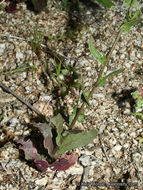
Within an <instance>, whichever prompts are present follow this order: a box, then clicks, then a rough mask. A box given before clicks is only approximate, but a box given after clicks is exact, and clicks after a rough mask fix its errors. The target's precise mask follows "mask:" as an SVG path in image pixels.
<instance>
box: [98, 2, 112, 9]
mask: <svg viewBox="0 0 143 190" xmlns="http://www.w3.org/2000/svg"><path fill="white" fill-rule="evenodd" d="M96 1H97V2H98V3H100V4H101V5H103V6H105V7H107V8H110V7H112V6H114V3H113V2H112V1H110V0H96Z"/></svg>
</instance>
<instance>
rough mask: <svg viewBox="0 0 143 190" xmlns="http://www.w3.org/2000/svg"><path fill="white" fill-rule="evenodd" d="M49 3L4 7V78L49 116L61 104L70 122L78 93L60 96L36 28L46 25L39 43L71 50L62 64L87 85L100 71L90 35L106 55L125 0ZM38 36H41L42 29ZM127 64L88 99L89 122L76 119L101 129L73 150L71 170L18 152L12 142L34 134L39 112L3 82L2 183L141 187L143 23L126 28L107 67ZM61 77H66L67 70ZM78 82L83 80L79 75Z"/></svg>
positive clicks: (37, 187)
mask: <svg viewBox="0 0 143 190" xmlns="http://www.w3.org/2000/svg"><path fill="white" fill-rule="evenodd" d="M51 2H52V1H48V5H47V9H48V11H42V12H41V13H39V14H35V13H34V12H32V11H30V10H28V9H27V7H26V5H25V4H24V3H20V4H18V8H19V11H18V12H17V13H15V14H8V13H7V12H5V11H4V10H0V82H3V83H4V84H5V85H6V86H7V87H9V88H10V89H11V90H13V91H14V92H15V93H16V94H17V95H19V96H21V97H23V98H24V99H25V100H27V101H28V102H29V103H30V104H31V105H33V106H35V107H36V108H37V109H38V110H39V111H40V112H41V113H42V114H44V115H45V116H46V117H47V118H51V117H52V116H53V115H54V114H55V112H56V111H55V110H61V113H62V114H63V115H64V117H65V124H64V127H65V128H67V123H66V122H67V118H68V116H69V115H71V113H72V111H73V108H74V106H75V105H76V99H78V97H79V96H80V94H81V92H80V90H79V88H74V87H72V88H71V89H70V90H69V92H68V94H67V95H66V96H65V97H62V98H61V97H60V93H61V92H60V91H59V88H58V83H57V79H56V72H55V66H54V55H53V54H52V53H51V52H47V51H45V48H44V47H43V48H42V47H41V48H38V51H35V52H34V47H35V46H34V45H33V49H32V47H31V45H30V43H29V40H30V42H31V41H32V39H33V41H34V37H35V35H36V34H35V33H36V32H37V31H41V37H42V41H40V42H42V43H43V44H45V46H46V47H48V48H49V49H52V50H53V49H54V50H55V51H56V52H57V56H62V58H63V59H65V57H66V59H65V61H64V62H63V63H62V64H64V65H66V66H67V65H68V66H71V67H74V68H76V69H77V72H78V73H79V74H80V75H81V76H82V79H83V83H84V89H85V91H86V90H89V89H91V86H92V85H93V84H94V82H95V80H96V78H97V76H98V73H99V70H100V65H99V64H98V63H96V62H95V60H94V58H93V57H92V55H91V53H90V51H89V39H90V38H91V36H92V37H93V38H94V40H95V47H96V48H97V49H98V50H99V51H102V52H103V53H105V54H106V53H107V52H108V51H109V50H110V48H111V47H112V44H113V42H114V40H115V38H116V36H117V33H118V30H119V27H120V25H121V23H122V22H123V20H124V18H125V15H126V11H127V9H125V8H124V7H123V6H122V2H121V1H120V3H119V2H118V3H116V6H115V7H112V8H111V9H105V8H103V7H100V6H98V5H96V4H95V3H92V2H90V1H89V2H86V1H84V2H85V3H82V4H81V7H80V10H78V9H76V8H74V9H72V8H71V9H70V11H69V12H68V11H66V10H63V9H62V10H61V9H58V8H56V7H55V6H54V5H53V3H51ZM1 3H3V5H5V2H1ZM141 6H142V8H143V4H141ZM38 34H39V33H38ZM36 39H37V40H38V39H39V40H40V36H38V37H36ZM39 47H40V46H39ZM64 56H65V57H64ZM122 68H123V69H124V71H123V72H122V73H120V74H119V75H118V76H114V77H112V78H110V79H108V81H107V82H106V84H105V85H104V86H102V87H99V88H97V89H96V91H95V93H94V95H93V97H92V98H91V99H90V101H89V102H90V106H86V108H85V119H84V121H83V122H82V123H79V122H76V124H75V128H76V129H79V130H89V129H96V130H97V131H98V136H97V138H96V139H95V140H94V141H93V142H92V143H90V144H89V145H87V146H85V147H83V148H78V149H75V150H73V151H72V152H73V153H78V154H79V159H78V162H77V163H76V164H75V165H74V166H72V167H71V168H69V169H68V170H66V171H52V170H50V169H48V170H47V171H46V172H44V173H41V172H39V171H37V170H36V168H34V167H33V165H32V164H31V163H29V162H27V161H26V160H25V159H24V156H23V157H22V156H21V154H20V152H19V149H18V146H17V144H16V143H14V141H15V140H17V139H19V137H20V136H23V137H27V136H28V135H30V134H31V131H32V129H31V125H30V124H31V123H32V122H33V121H37V120H38V119H39V118H38V117H37V115H36V113H35V112H33V111H31V110H30V109H29V108H28V107H27V106H26V105H24V104H23V103H21V102H20V101H19V100H17V98H15V97H13V96H12V95H11V94H9V93H7V92H5V91H3V89H2V88H0V190H61V189H62V190H66V189H69V190H75V189H82V190H83V189H85V190H86V189H88V190H92V189H113V190H114V189H120V190H128V189H130V190H135V189H140V190H141V189H143V143H140V142H139V139H140V138H141V137H143V122H142V120H140V119H138V118H136V117H134V116H133V115H131V113H132V112H133V110H134V100H133V98H132V95H131V93H132V92H134V91H136V90H139V89H143V25H142V24H138V25H137V26H135V27H133V28H132V29H131V31H130V32H129V33H123V34H122V35H121V38H120V40H119V42H118V44H117V46H116V48H115V50H114V51H113V54H112V57H111V60H110V62H109V65H108V68H106V69H105V71H106V74H107V73H110V72H112V71H115V70H118V69H122ZM60 80H61V81H62V82H63V83H64V82H65V81H66V78H65V77H64V75H62V74H61V75H60ZM77 82H79V83H81V82H82V80H81V78H79V79H77ZM80 105H81V102H79V106H80ZM80 183H81V184H82V185H79V184H80Z"/></svg>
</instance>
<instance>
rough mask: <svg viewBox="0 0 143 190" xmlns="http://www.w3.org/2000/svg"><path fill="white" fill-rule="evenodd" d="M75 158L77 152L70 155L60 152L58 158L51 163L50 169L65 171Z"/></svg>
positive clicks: (73, 162) (76, 157)
mask: <svg viewBox="0 0 143 190" xmlns="http://www.w3.org/2000/svg"><path fill="white" fill-rule="evenodd" d="M77 159H78V154H77V153H75V154H71V155H67V154H62V155H61V157H60V158H59V160H57V161H55V162H54V163H53V164H51V167H52V170H53V171H55V170H58V171H65V170H67V169H69V167H71V166H72V165H74V164H75V162H76V161H77Z"/></svg>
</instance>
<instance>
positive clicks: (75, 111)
mask: <svg viewBox="0 0 143 190" xmlns="http://www.w3.org/2000/svg"><path fill="white" fill-rule="evenodd" d="M77 108H78V107H77V106H75V107H74V109H73V113H72V115H70V117H69V125H71V123H72V121H73V119H74V118H75V116H76V113H77Z"/></svg>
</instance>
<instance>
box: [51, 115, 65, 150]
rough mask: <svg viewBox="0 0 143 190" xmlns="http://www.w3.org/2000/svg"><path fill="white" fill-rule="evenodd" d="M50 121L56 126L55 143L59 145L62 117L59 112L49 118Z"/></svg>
mask: <svg viewBox="0 0 143 190" xmlns="http://www.w3.org/2000/svg"><path fill="white" fill-rule="evenodd" d="M50 121H51V122H52V123H53V125H55V126H56V128H57V133H58V135H57V137H56V143H57V145H58V146H59V145H60V140H61V133H62V131H63V118H62V116H61V114H60V113H59V114H58V115H57V116H55V117H53V118H51V119H50Z"/></svg>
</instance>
